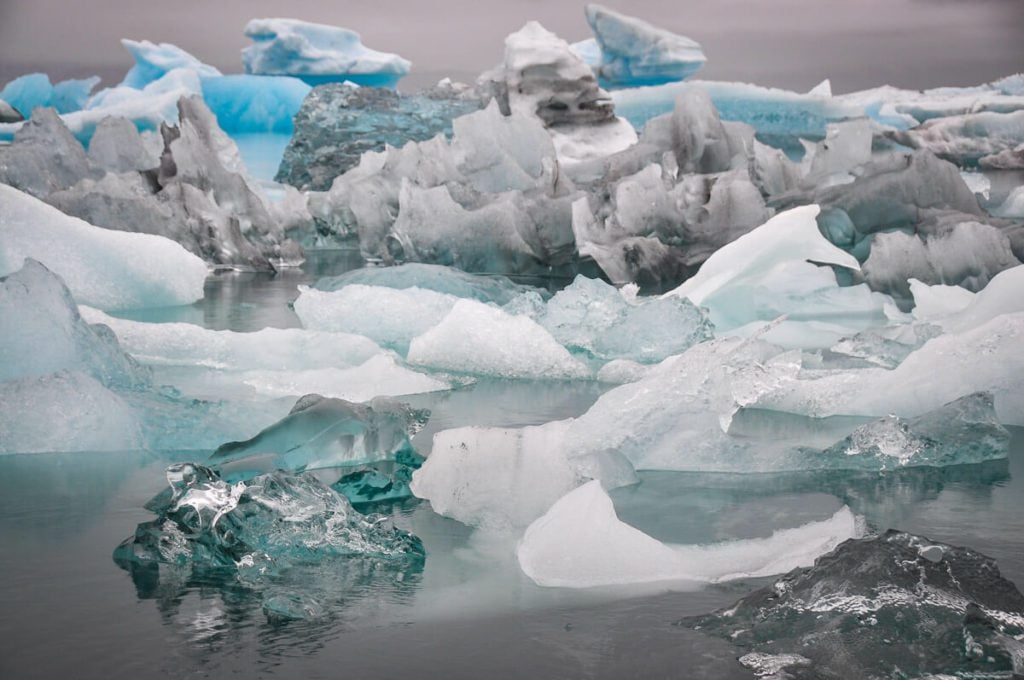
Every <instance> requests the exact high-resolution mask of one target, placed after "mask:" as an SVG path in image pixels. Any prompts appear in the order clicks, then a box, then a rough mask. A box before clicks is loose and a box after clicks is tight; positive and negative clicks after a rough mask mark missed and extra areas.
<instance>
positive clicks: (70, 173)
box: [0, 109, 99, 198]
mask: <svg viewBox="0 0 1024 680" xmlns="http://www.w3.org/2000/svg"><path fill="white" fill-rule="evenodd" d="M98 175H99V173H98V172H97V171H96V170H95V169H94V168H93V167H91V166H90V164H89V158H88V156H87V155H86V153H85V150H84V149H83V148H82V145H81V144H79V143H78V142H77V141H76V140H75V138H74V136H72V135H71V133H70V132H69V131H68V129H67V127H65V126H64V124H63V123H62V122H61V119H60V117H59V116H58V115H57V114H56V112H54V111H53V110H52V109H39V110H38V111H36V115H35V116H34V117H33V118H32V119H31V120H29V121H27V122H26V123H25V124H24V125H22V126H21V128H20V129H19V130H18V132H17V133H16V134H15V135H14V142H13V143H12V144H6V145H0V184H6V185H8V186H11V187H14V188H15V189H20V190H22V191H24V192H26V193H29V194H32V195H33V196H35V197H37V198H45V197H46V196H48V195H49V194H51V193H53V192H55V191H60V190H61V189H67V188H69V187H71V186H74V185H75V184H76V183H78V182H79V181H81V180H82V179H85V178H94V177H98Z"/></svg>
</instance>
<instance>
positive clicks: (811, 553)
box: [516, 480, 862, 588]
mask: <svg viewBox="0 0 1024 680" xmlns="http://www.w3.org/2000/svg"><path fill="white" fill-rule="evenodd" d="M861 533H862V529H861V528H860V526H859V523H858V521H857V518H856V517H854V515H853V513H852V512H850V510H849V508H846V507H843V508H842V509H840V510H839V511H838V512H836V513H835V515H833V516H832V517H831V518H829V519H826V520H823V521H820V522H811V523H809V524H805V525H804V526H801V527H797V528H793V529H782V530H778V531H776V532H774V533H773V534H772V535H771V536H770V537H769V538H763V539H747V540H741V541H733V542H725V543H718V544H712V545H703V546H682V545H668V544H665V543H662V542H660V541H658V540H657V539H655V538H653V537H651V536H649V535H647V534H645V533H643V532H642V531H640V530H638V529H635V528H633V527H631V526H629V525H628V524H626V523H624V522H622V521H621V520H620V519H619V518H618V516H617V515H616V513H615V508H614V506H613V505H612V500H611V498H609V497H608V494H607V493H606V492H605V490H604V489H603V488H602V486H601V483H600V482H599V481H596V480H595V481H592V482H588V483H586V484H584V485H583V486H581V487H579V488H577V489H575V490H573V491H571V492H569V493H568V494H566V495H565V496H563V497H562V498H560V499H559V500H558V501H557V502H556V503H555V504H554V505H552V506H551V508H550V509H549V510H548V511H547V513H545V514H544V515H543V516H542V517H540V518H539V519H537V520H536V521H535V522H533V524H531V525H530V526H529V527H528V528H527V530H526V533H525V534H524V535H523V539H522V541H521V542H520V543H519V546H518V548H517V550H516V555H517V557H518V560H519V566H520V567H521V568H522V569H523V572H524V573H525V574H526V575H527V576H529V577H530V579H532V580H533V581H534V582H535V583H537V584H538V585H541V586H548V587H563V588H592V587H596V586H609V585H624V584H630V583H651V582H658V581H677V582H688V583H689V584H691V587H692V586H693V584H700V583H708V582H719V581H728V580H733V579H738V578H752V577H758V576H769V575H772V574H779V573H784V572H787V571H789V570H791V569H794V568H796V567H801V566H809V565H810V564H812V563H813V562H814V560H815V559H816V558H817V557H818V556H819V555H822V554H825V553H827V552H829V551H830V550H832V549H834V548H835V547H836V546H837V545H838V544H840V543H841V542H842V541H845V540H847V539H850V538H855V537H857V536H858V535H860V534H861Z"/></svg>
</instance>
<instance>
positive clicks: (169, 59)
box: [120, 38, 220, 90]
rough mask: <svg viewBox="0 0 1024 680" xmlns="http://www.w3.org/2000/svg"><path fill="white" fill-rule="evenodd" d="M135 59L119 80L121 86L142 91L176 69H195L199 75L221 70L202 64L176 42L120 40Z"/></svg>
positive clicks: (218, 73)
mask: <svg viewBox="0 0 1024 680" xmlns="http://www.w3.org/2000/svg"><path fill="white" fill-rule="evenodd" d="M121 45H122V46H124V48H125V49H126V50H128V54H130V55H131V57H132V60H133V61H134V62H135V63H134V64H133V65H132V67H131V69H129V71H128V73H126V74H125V76H124V79H123V80H122V81H121V84H120V87H130V88H133V89H136V90H141V89H142V88H144V87H146V86H147V85H149V84H150V83H152V82H155V81H157V80H160V79H161V78H163V77H164V76H165V75H167V74H168V73H170V72H171V71H173V70H175V69H179V68H184V69H189V70H191V71H194V72H195V73H196V74H197V75H199V76H219V75H220V71H218V70H217V69H215V68H214V67H212V66H210V65H208V64H204V63H203V62H201V61H199V59H197V58H196V57H194V56H192V55H191V54H189V53H188V52H186V51H185V50H183V49H181V48H180V47H178V46H177V45H172V44H170V43H158V44H157V43H151V42H150V41H148V40H142V41H138V40H128V39H127V38H125V39H123V40H121Z"/></svg>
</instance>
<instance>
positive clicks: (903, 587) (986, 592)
mask: <svg viewBox="0 0 1024 680" xmlns="http://www.w3.org/2000/svg"><path fill="white" fill-rule="evenodd" d="M601 562H604V559H602V560H601ZM802 566H805V567H809V568H806V569H801V570H796V571H793V572H792V573H789V574H786V575H785V576H783V577H782V578H781V579H779V580H778V581H776V582H775V583H772V584H769V585H767V586H765V587H763V588H761V589H759V590H756V591H754V592H753V593H751V594H750V595H747V596H746V597H744V598H743V599H741V600H739V601H738V602H736V603H735V604H734V605H732V606H730V607H728V608H726V609H723V610H720V611H717V612H713V613H711V614H705V615H702V616H691V617H687V618H685V619H682V620H681V621H678V622H677V623H676V625H682V626H686V627H688V628H694V629H696V630H699V631H701V632H703V633H705V634H708V635H714V636H716V637H722V638H725V639H727V640H729V641H730V642H731V643H733V644H735V645H737V647H738V648H739V649H741V650H744V651H747V650H752V654H753V653H757V654H760V655H761V656H762V659H763V658H764V657H769V656H771V657H774V658H776V660H780V657H782V658H781V661H780V663H783V664H784V665H785V666H792V665H793V664H794V663H796V664H798V665H799V666H800V667H803V668H805V669H806V670H807V672H809V673H810V674H812V675H813V676H817V677H865V678H866V677H882V676H884V675H886V674H887V673H890V672H891V670H892V669H893V668H895V667H898V668H899V669H900V671H901V672H903V673H906V674H908V676H913V677H940V676H943V677H953V676H954V675H955V676H958V677H969V676H971V675H988V674H996V673H999V674H1012V673H1014V672H1019V671H1020V653H1021V642H1020V641H1019V637H1020V635H1021V634H1022V633H1024V595H1021V592H1020V591H1019V590H1018V589H1017V588H1016V586H1014V585H1013V583H1011V582H1010V581H1008V580H1006V579H1005V578H1003V577H1001V576H1000V575H999V568H998V567H997V565H996V563H995V561H994V560H993V559H991V558H989V557H986V556H985V555H982V554H980V553H977V552H974V551H973V550H970V549H968V548H960V547H955V546H952V545H946V544H943V543H939V542H936V541H931V540H929V539H927V538H925V537H923V536H915V535H913V534H907V533H903V532H899V531H889V532H887V533H885V534H883V535H881V536H872V537H867V538H860V539H858V540H851V541H847V542H845V543H843V544H841V545H839V546H838V547H837V548H836V549H835V550H834V551H833V552H831V553H829V554H827V555H824V556H822V557H820V558H819V559H818V560H817V561H816V562H815V563H814V566H810V564H804V565H802ZM896 635H898V636H899V639H900V643H899V644H897V645H894V644H892V640H893V637H894V636H896ZM837 645H841V646H842V648H843V649H844V650H846V652H847V653H844V654H843V655H841V657H839V656H837V655H836V654H835V650H836V648H837ZM965 650H966V651H965ZM796 652H799V658H802V659H803V661H799V660H796V659H793V658H792V657H793V656H794V655H795V653H796ZM752 654H748V655H747V656H744V657H743V658H744V659H746V658H747V657H748V656H752ZM787 657H788V658H787ZM741 661H742V659H741ZM754 661H755V659H750V660H749V663H754ZM783 672H785V670H783ZM809 677H810V676H809Z"/></svg>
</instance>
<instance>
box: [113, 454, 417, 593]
mask: <svg viewBox="0 0 1024 680" xmlns="http://www.w3.org/2000/svg"><path fill="white" fill-rule="evenodd" d="M167 481H168V484H169V486H170V490H169V492H167V491H165V492H164V493H163V494H161V495H159V496H157V497H156V498H154V499H153V500H152V501H150V503H149V505H148V507H149V508H150V509H152V510H153V511H154V512H155V513H156V514H157V515H158V518H157V519H156V520H153V521H151V522H144V523H142V524H140V525H139V526H138V527H137V528H136V530H135V535H134V536H132V537H130V538H128V539H126V540H125V541H124V542H123V543H122V544H121V545H119V546H118V547H117V549H116V550H115V551H114V559H115V561H117V562H118V563H119V564H120V565H122V566H123V567H125V568H130V567H131V565H132V564H135V565H143V566H144V565H153V566H155V565H157V564H172V565H191V566H192V567H193V569H202V568H209V567H220V568H228V569H237V570H238V571H239V574H240V575H241V574H243V573H247V572H250V571H255V572H257V573H263V574H264V575H267V576H270V575H273V574H274V573H280V572H281V571H283V570H285V569H288V568H289V567H291V566H294V565H299V564H312V563H317V562H320V561H321V560H324V559H329V558H339V557H359V556H363V557H370V558H375V559H380V560H386V561H395V560H398V561H408V562H410V563H422V562H423V559H424V551H423V544H422V543H421V542H420V540H419V538H417V537H416V536H413V535H412V534H409V533H407V532H405V531H401V530H399V529H396V528H394V527H392V526H391V524H390V523H389V522H387V521H385V520H384V518H382V517H377V516H373V515H370V516H364V515H362V514H360V513H358V512H356V511H355V510H354V509H353V508H352V506H351V504H350V503H349V502H348V501H347V500H345V498H344V497H343V496H341V495H340V494H339V493H337V492H336V491H334V490H332V489H331V488H330V487H327V486H325V485H323V484H322V483H321V482H319V481H318V480H317V479H316V478H315V477H312V476H309V475H303V474H300V475H294V474H290V473H287V472H283V471H277V472H271V473H268V474H265V475H260V476H258V477H255V478H253V479H251V480H249V481H247V482H238V483H236V484H228V483H227V482H225V481H223V480H222V479H221V478H220V477H219V476H218V475H217V474H216V473H215V472H213V471H212V470H210V469H208V468H206V467H203V466H201V465H198V464H195V463H178V464H175V465H172V466H170V467H169V468H167Z"/></svg>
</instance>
